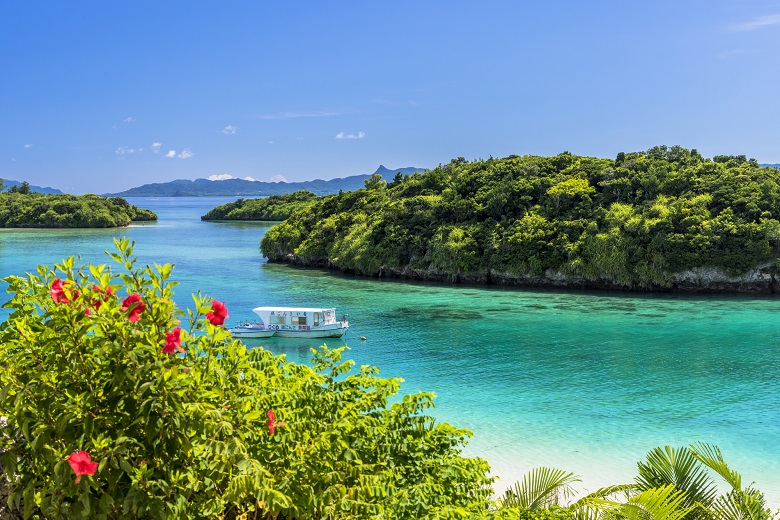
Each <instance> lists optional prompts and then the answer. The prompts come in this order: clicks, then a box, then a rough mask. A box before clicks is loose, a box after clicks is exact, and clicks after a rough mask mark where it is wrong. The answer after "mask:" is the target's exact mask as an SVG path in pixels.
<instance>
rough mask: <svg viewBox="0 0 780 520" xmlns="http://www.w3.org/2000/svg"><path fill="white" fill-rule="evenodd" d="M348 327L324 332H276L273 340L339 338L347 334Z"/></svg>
mask: <svg viewBox="0 0 780 520" xmlns="http://www.w3.org/2000/svg"><path fill="white" fill-rule="evenodd" d="M347 329H349V327H343V328H339V329H325V330H277V331H275V332H274V337H275V338H340V337H341V336H343V335H344V334H346V333H347Z"/></svg>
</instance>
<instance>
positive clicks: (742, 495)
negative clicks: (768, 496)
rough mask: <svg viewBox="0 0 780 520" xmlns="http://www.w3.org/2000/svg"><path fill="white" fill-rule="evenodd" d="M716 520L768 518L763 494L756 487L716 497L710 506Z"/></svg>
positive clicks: (766, 519)
mask: <svg viewBox="0 0 780 520" xmlns="http://www.w3.org/2000/svg"><path fill="white" fill-rule="evenodd" d="M710 509H711V511H712V513H713V516H714V517H715V519H716V520H770V519H772V518H774V517H773V516H772V512H771V511H770V510H769V509H768V508H767V507H766V502H765V501H764V495H763V493H761V492H760V491H758V490H757V489H752V488H747V489H744V490H734V491H732V492H730V493H727V494H725V495H723V496H721V497H719V498H718V500H717V501H715V503H714V504H713V505H712V507H711V508H710Z"/></svg>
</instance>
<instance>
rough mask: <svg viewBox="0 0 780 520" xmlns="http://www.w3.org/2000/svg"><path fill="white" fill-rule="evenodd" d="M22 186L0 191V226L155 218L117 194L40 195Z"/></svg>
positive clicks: (95, 224)
mask: <svg viewBox="0 0 780 520" xmlns="http://www.w3.org/2000/svg"><path fill="white" fill-rule="evenodd" d="M22 186H23V187H22V188H18V189H13V191H9V192H5V193H0V227H6V228H33V227H34V228H107V227H119V226H127V225H128V224H130V222H132V221H149V220H157V215H155V214H154V213H153V212H151V211H149V210H146V209H139V208H137V207H136V206H133V205H131V204H130V203H128V202H127V201H126V200H125V199H122V198H119V197H114V198H106V197H100V196H98V195H79V196H76V195H43V194H40V193H34V192H31V191H30V190H29V189H25V188H24V184H22ZM14 188H16V187H14ZM28 188H29V187H28Z"/></svg>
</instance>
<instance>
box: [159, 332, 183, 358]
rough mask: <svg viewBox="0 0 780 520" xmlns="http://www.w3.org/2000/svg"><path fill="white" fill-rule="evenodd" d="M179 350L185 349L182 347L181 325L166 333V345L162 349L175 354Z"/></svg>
mask: <svg viewBox="0 0 780 520" xmlns="http://www.w3.org/2000/svg"><path fill="white" fill-rule="evenodd" d="M177 350H183V349H182V348H181V327H176V328H175V329H173V330H172V331H171V332H166V333H165V346H164V347H163V349H162V351H163V354H173V353H174V352H176V351H177Z"/></svg>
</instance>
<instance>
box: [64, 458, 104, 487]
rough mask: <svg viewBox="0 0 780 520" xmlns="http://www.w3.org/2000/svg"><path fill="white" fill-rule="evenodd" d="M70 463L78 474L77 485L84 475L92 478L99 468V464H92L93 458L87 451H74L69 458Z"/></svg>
mask: <svg viewBox="0 0 780 520" xmlns="http://www.w3.org/2000/svg"><path fill="white" fill-rule="evenodd" d="M68 462H69V463H70V467H71V469H73V472H74V473H75V474H76V484H78V483H79V482H80V481H81V476H82V475H89V476H92V475H94V474H95V471H97V468H98V463H97V462H92V457H90V456H89V453H87V452H86V451H74V452H73V453H71V454H70V455H69V456H68Z"/></svg>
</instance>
